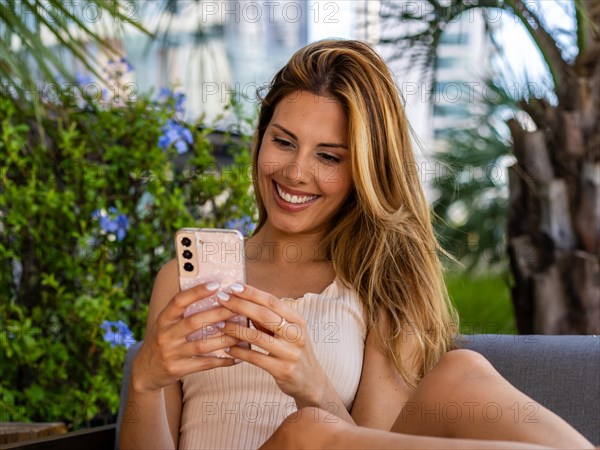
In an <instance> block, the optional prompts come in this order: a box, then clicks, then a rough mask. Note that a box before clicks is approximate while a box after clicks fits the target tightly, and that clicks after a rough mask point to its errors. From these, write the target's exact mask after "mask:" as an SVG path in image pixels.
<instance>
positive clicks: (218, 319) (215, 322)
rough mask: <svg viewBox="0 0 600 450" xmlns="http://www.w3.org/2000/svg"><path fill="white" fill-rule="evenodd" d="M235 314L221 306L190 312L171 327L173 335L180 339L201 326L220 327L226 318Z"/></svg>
mask: <svg viewBox="0 0 600 450" xmlns="http://www.w3.org/2000/svg"><path fill="white" fill-rule="evenodd" d="M235 316H236V313H234V312H233V311H231V310H229V309H227V308H224V307H222V306H217V307H215V308H212V309H209V310H206V311H202V312H199V313H195V314H192V315H190V316H188V317H186V318H185V319H183V320H181V321H180V322H179V323H178V324H176V325H175V326H174V327H173V337H174V338H175V339H181V338H183V337H186V336H189V335H190V334H192V333H193V332H195V331H198V330H201V329H203V328H208V329H209V330H210V329H213V328H222V327H223V326H224V325H225V321H226V320H229V319H231V318H232V317H235Z"/></svg>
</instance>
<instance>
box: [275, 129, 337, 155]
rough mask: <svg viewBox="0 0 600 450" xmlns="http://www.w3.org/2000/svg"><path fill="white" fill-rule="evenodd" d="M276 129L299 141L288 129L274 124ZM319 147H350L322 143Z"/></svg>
mask: <svg viewBox="0 0 600 450" xmlns="http://www.w3.org/2000/svg"><path fill="white" fill-rule="evenodd" d="M272 125H273V126H274V127H277V128H279V129H280V130H281V131H283V132H284V133H286V134H289V135H290V136H291V137H293V138H294V139H295V140H298V137H297V136H296V135H295V134H294V133H292V132H291V131H290V130H288V129H287V128H284V127H282V126H281V125H279V124H278V123H274V124H272ZM317 147H329V148H345V149H346V150H348V147H347V146H345V145H344V144H333V143H331V142H321V143H319V144H317Z"/></svg>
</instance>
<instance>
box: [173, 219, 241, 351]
mask: <svg viewBox="0 0 600 450" xmlns="http://www.w3.org/2000/svg"><path fill="white" fill-rule="evenodd" d="M175 248H176V250H177V262H178V269H179V288H180V289H181V290H182V291H184V290H187V289H190V288H191V287H194V286H196V285H198V284H202V283H207V282H209V281H217V282H219V283H220V284H221V287H220V290H222V291H225V292H228V291H229V286H231V285H232V284H233V283H240V284H243V283H245V282H246V264H245V262H246V259H245V257H244V237H243V236H242V234H241V233H240V232H239V231H237V230H225V229H216V228H182V229H181V230H179V231H177V233H176V234H175ZM216 306H219V303H218V301H217V298H216V296H215V295H212V296H210V297H208V298H205V299H202V300H200V301H197V302H195V303H193V304H191V305H190V306H188V307H187V308H186V310H185V312H184V314H183V317H188V316H189V315H191V314H195V313H198V312H201V311H205V310H207V309H210V308H214V307H216ZM229 321H231V322H237V323H239V324H242V325H244V326H248V319H247V317H245V316H241V315H238V316H235V317H233V318H231V319H229ZM215 333H218V328H216V327H215V326H214V325H213V324H207V326H206V327H203V328H202V329H200V330H198V331H196V332H194V333H192V334H190V335H189V336H188V338H187V339H188V340H198V339H206V338H207V337H209V336H211V335H213V334H215ZM237 345H238V346H241V347H246V348H248V343H245V342H241V343H239V344H237ZM204 356H217V357H219V358H231V356H229V355H227V354H226V353H225V352H224V351H222V350H217V351H215V352H211V353H207V354H205V355H204Z"/></svg>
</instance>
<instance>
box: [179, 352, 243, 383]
mask: <svg viewBox="0 0 600 450" xmlns="http://www.w3.org/2000/svg"><path fill="white" fill-rule="evenodd" d="M234 364H235V361H234V360H233V358H217V357H216V356H202V357H197V358H193V357H191V358H188V359H186V360H180V361H178V362H177V363H175V364H174V365H173V366H174V367H173V369H172V373H173V374H174V375H175V376H176V378H182V377H184V376H186V375H189V374H191V373H194V372H201V371H203V370H208V369H214V368H216V367H228V366H233V365H234Z"/></svg>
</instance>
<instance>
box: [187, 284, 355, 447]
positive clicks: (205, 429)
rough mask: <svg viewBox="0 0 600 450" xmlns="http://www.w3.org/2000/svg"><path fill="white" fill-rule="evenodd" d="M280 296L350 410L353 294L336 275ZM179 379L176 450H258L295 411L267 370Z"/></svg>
mask: <svg viewBox="0 0 600 450" xmlns="http://www.w3.org/2000/svg"><path fill="white" fill-rule="evenodd" d="M283 300H285V301H286V302H287V304H288V305H290V306H291V307H292V308H293V309H295V310H296V311H298V312H299V313H300V314H301V315H302V316H303V317H304V318H305V320H306V323H307V325H308V332H309V335H310V337H311V343H312V346H313V351H314V353H315V356H316V358H317V360H318V361H319V363H320V364H321V367H323V369H324V370H325V373H326V374H327V375H328V376H329V379H330V380H331V382H332V384H333V386H334V387H335V389H336V391H337V393H338V395H339V396H340V398H341V400H342V402H343V403H344V405H345V406H346V408H347V409H348V410H350V408H351V407H352V403H353V401H354V397H355V395H356V390H357V388H358V383H359V381H360V375H361V371H362V362H363V350H364V342H365V338H366V324H365V320H364V317H363V313H362V308H361V305H360V301H359V299H358V297H357V296H356V294H355V293H354V291H353V290H351V289H348V288H346V287H344V286H343V285H342V284H341V282H340V281H339V280H338V279H337V278H336V279H335V280H334V281H333V282H332V283H331V284H330V285H329V286H327V288H325V290H324V291H323V292H321V293H320V294H314V293H307V294H305V295H304V296H303V297H300V298H298V299H291V298H284V299H283ZM255 349H256V350H258V351H262V350H260V349H258V348H256V347H255ZM181 381H182V387H183V411H182V416H181V428H180V437H179V448H181V449H189V450H191V449H194V450H195V449H224V448H227V449H230V448H231V449H233V448H240V449H253V448H258V447H260V446H261V445H262V444H263V443H264V442H265V441H266V440H267V439H268V438H269V437H270V436H271V435H272V434H273V432H274V431H275V429H276V428H277V427H278V426H279V425H280V424H281V422H282V421H283V420H284V419H285V418H286V417H287V416H288V415H290V414H291V413H293V412H294V411H296V403H295V401H294V399H293V398H292V397H290V396H288V395H286V394H284V393H283V392H281V390H280V389H279V388H278V387H277V384H276V383H275V381H274V380H273V378H272V377H271V375H270V374H269V373H268V372H266V371H264V370H262V369H261V368H259V367H256V366H253V365H252V364H249V363H246V362H243V363H241V364H237V365H235V366H231V367H220V368H216V369H212V370H208V371H204V372H197V373H193V374H190V375H187V376H185V377H184V378H183V379H182V380H181ZM320 406H321V407H322V408H323V409H328V408H327V405H320ZM329 410H331V408H330V409H329ZM332 417H333V416H332Z"/></svg>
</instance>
